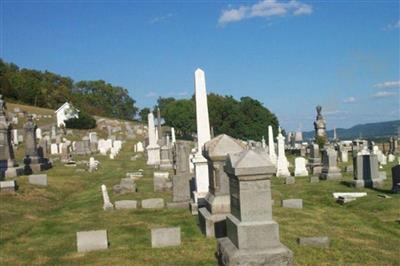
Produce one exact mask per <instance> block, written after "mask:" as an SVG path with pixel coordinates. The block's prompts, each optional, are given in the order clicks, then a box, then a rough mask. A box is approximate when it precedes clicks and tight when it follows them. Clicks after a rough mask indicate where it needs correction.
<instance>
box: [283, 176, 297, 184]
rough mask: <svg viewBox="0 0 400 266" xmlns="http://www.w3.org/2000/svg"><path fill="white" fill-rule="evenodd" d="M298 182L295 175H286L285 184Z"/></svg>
mask: <svg viewBox="0 0 400 266" xmlns="http://www.w3.org/2000/svg"><path fill="white" fill-rule="evenodd" d="M294 183H296V179H295V178H294V176H287V177H285V184H286V185H291V184H294Z"/></svg>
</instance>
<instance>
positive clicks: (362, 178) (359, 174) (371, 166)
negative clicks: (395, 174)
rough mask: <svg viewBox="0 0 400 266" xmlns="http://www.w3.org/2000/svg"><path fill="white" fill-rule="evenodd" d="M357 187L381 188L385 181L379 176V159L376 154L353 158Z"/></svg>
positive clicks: (354, 182)
mask: <svg viewBox="0 0 400 266" xmlns="http://www.w3.org/2000/svg"><path fill="white" fill-rule="evenodd" d="M353 165H354V174H353V175H354V180H353V182H352V185H354V186H355V187H373V188H379V187H381V186H382V185H383V180H382V179H381V178H380V176H379V170H378V169H379V167H378V158H377V155H375V154H369V155H368V154H366V155H361V154H360V155H357V156H356V157H354V158H353Z"/></svg>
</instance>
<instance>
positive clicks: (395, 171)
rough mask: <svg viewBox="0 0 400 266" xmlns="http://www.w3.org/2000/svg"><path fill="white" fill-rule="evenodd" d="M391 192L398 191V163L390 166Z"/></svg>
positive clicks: (399, 172)
mask: <svg viewBox="0 0 400 266" xmlns="http://www.w3.org/2000/svg"><path fill="white" fill-rule="evenodd" d="M392 192H393V193H400V164H398V165H396V166H393V167H392Z"/></svg>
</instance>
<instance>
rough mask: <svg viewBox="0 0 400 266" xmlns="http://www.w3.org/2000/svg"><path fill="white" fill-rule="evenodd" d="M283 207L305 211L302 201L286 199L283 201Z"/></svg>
mask: <svg viewBox="0 0 400 266" xmlns="http://www.w3.org/2000/svg"><path fill="white" fill-rule="evenodd" d="M282 207H284V208H292V209H303V200H302V199H285V200H282Z"/></svg>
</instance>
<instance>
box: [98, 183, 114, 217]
mask: <svg viewBox="0 0 400 266" xmlns="http://www.w3.org/2000/svg"><path fill="white" fill-rule="evenodd" d="M101 193H102V195H103V210H105V211H109V210H113V209H114V205H113V204H112V203H111V201H110V197H109V196H108V192H107V187H106V185H101Z"/></svg>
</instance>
